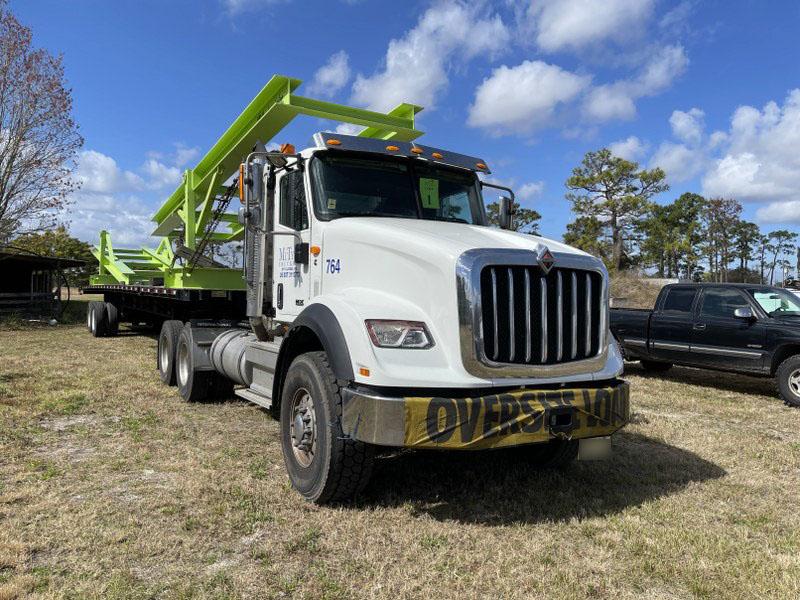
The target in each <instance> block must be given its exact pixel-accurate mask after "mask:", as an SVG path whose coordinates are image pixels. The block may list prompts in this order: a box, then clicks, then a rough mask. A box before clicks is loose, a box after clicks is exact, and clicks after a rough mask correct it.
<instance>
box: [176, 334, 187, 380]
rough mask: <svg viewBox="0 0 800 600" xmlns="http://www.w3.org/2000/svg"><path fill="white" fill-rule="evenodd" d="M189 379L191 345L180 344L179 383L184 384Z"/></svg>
mask: <svg viewBox="0 0 800 600" xmlns="http://www.w3.org/2000/svg"><path fill="white" fill-rule="evenodd" d="M187 381H189V347H188V346H187V345H186V344H181V345H180V346H178V383H180V384H181V385H182V386H183V385H184V384H186V382H187Z"/></svg>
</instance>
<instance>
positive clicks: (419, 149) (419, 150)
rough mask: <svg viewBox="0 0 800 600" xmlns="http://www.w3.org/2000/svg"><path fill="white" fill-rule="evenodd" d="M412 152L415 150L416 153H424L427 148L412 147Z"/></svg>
mask: <svg viewBox="0 0 800 600" xmlns="http://www.w3.org/2000/svg"><path fill="white" fill-rule="evenodd" d="M411 152H413V153H414V154H423V153H424V152H425V150H423V149H422V148H417V147H414V148H412V149H411Z"/></svg>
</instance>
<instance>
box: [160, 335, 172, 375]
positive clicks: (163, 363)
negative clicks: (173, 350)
mask: <svg viewBox="0 0 800 600" xmlns="http://www.w3.org/2000/svg"><path fill="white" fill-rule="evenodd" d="M159 346H161V348H159V352H158V359H159V365H158V366H159V367H161V370H162V371H165V372H166V370H167V366H168V365H169V350H168V349H167V336H166V335H162V336H161V343H160V344H159Z"/></svg>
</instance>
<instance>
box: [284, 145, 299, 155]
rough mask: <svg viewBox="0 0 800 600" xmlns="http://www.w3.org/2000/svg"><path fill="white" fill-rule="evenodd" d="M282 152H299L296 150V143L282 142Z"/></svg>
mask: <svg viewBox="0 0 800 600" xmlns="http://www.w3.org/2000/svg"><path fill="white" fill-rule="evenodd" d="M281 154H297V153H296V152H295V150H294V144H281Z"/></svg>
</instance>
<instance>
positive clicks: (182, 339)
mask: <svg viewBox="0 0 800 600" xmlns="http://www.w3.org/2000/svg"><path fill="white" fill-rule="evenodd" d="M175 352H176V356H175V383H176V384H177V386H178V392H179V393H180V395H181V398H183V399H184V400H185V401H186V402H203V401H204V400H207V399H208V397H209V396H210V395H211V393H212V390H213V386H214V379H215V377H214V376H215V375H216V373H215V372H214V371H200V370H198V369H197V368H196V365H195V359H194V352H195V347H194V341H193V340H192V328H191V327H189V326H188V325H187V326H185V327H184V328H183V329H181V333H180V335H179V336H178V344H177V346H176V351H175Z"/></svg>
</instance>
